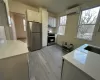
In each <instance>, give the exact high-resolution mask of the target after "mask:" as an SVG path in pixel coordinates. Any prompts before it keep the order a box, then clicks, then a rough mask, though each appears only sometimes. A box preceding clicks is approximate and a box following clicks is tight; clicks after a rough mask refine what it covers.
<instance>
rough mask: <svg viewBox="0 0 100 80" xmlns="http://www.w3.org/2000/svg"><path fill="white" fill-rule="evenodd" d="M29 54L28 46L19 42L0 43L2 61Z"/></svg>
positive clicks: (7, 41)
mask: <svg viewBox="0 0 100 80" xmlns="http://www.w3.org/2000/svg"><path fill="white" fill-rule="evenodd" d="M25 53H28V49H27V44H26V43H24V42H21V41H19V40H6V41H0V59H3V58H8V57H12V56H17V55H21V54H25Z"/></svg>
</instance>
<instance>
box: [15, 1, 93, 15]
mask: <svg viewBox="0 0 100 80" xmlns="http://www.w3.org/2000/svg"><path fill="white" fill-rule="evenodd" d="M17 1H21V2H23V3H24V4H28V5H31V6H35V7H40V6H42V7H45V8H47V9H48V11H50V12H52V13H56V14H58V13H61V12H63V11H65V10H66V9H67V8H68V7H69V6H72V5H74V4H82V3H84V2H87V1H92V0H17Z"/></svg>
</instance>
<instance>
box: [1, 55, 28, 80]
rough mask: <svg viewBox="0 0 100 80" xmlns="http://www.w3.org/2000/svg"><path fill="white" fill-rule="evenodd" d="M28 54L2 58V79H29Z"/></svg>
mask: <svg viewBox="0 0 100 80" xmlns="http://www.w3.org/2000/svg"><path fill="white" fill-rule="evenodd" d="M27 56H28V54H22V55H18V56H14V57H10V58H6V59H1V60H0V80H29V71H28V57H27Z"/></svg>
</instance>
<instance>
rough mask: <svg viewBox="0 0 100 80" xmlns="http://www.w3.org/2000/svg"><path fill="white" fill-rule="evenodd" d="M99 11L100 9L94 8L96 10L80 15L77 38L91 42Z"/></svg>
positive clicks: (86, 11)
mask: <svg viewBox="0 0 100 80" xmlns="http://www.w3.org/2000/svg"><path fill="white" fill-rule="evenodd" d="M99 10H100V7H96V8H92V9H88V10H84V11H82V14H81V17H80V20H79V28H78V33H77V38H79V39H85V40H92V36H93V32H94V28H95V25H96V21H97V18H98V14H99Z"/></svg>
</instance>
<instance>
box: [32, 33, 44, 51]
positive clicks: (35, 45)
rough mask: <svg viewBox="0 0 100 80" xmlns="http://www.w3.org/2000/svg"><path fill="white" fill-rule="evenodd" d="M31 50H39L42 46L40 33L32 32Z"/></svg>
mask: <svg viewBox="0 0 100 80" xmlns="http://www.w3.org/2000/svg"><path fill="white" fill-rule="evenodd" d="M31 42H32V44H31V51H35V50H39V49H41V48H42V35H41V33H32V41H31Z"/></svg>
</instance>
